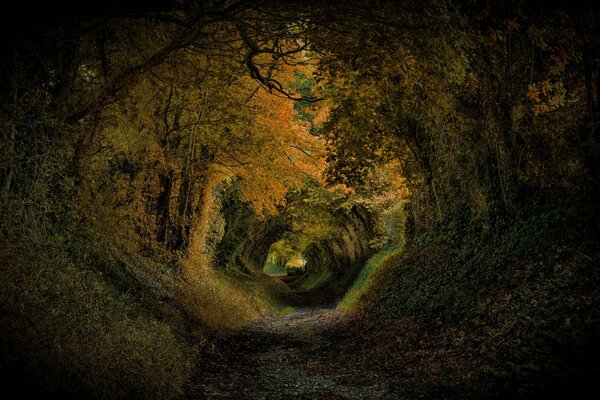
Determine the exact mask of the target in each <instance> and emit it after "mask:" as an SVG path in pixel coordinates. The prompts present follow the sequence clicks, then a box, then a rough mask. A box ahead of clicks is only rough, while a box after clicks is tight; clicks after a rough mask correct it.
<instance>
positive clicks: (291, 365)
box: [191, 292, 388, 399]
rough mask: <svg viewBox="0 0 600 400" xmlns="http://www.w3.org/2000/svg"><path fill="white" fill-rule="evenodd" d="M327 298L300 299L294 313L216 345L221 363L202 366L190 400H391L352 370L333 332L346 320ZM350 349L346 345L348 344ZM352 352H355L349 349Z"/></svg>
mask: <svg viewBox="0 0 600 400" xmlns="http://www.w3.org/2000/svg"><path fill="white" fill-rule="evenodd" d="M334 305H335V302H334V301H333V298H332V296H331V295H330V294H328V293H323V292H311V293H303V294H297V295H296V298H295V301H293V307H292V306H290V307H287V308H285V309H283V310H282V311H281V312H280V314H281V316H275V317H270V318H266V319H264V320H262V321H259V322H257V323H255V324H253V325H250V326H248V327H246V328H244V329H242V330H240V331H237V332H234V333H232V334H231V335H229V336H227V337H225V338H222V339H220V341H219V342H218V343H216V347H217V348H218V349H219V355H218V357H209V359H208V360H206V359H205V360H203V361H205V362H204V363H203V365H201V366H199V369H200V370H199V374H198V384H197V387H196V388H195V390H194V392H195V394H194V395H192V396H191V397H192V398H209V399H211V398H231V399H290V398H294V399H377V398H387V396H385V393H386V392H388V391H387V390H386V388H385V387H382V386H381V383H380V382H379V381H380V380H379V379H378V377H377V375H376V374H375V373H374V372H373V371H368V370H365V366H364V365H360V364H355V365H352V364H348V360H347V359H346V357H344V356H343V354H340V353H339V344H340V342H339V340H338V339H341V338H340V337H339V335H338V334H336V333H335V332H334V331H335V329H332V328H334V327H335V326H336V325H340V324H341V323H342V321H344V319H345V317H344V316H343V315H341V314H340V313H338V312H336V311H335V310H334ZM346 344H347V343H346ZM346 351H347V352H352V351H353V349H350V348H348V349H346Z"/></svg>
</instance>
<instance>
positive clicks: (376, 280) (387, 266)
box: [337, 246, 402, 311]
mask: <svg viewBox="0 0 600 400" xmlns="http://www.w3.org/2000/svg"><path fill="white" fill-rule="evenodd" d="M401 251H402V248H400V247H395V246H390V247H386V248H384V249H382V250H380V251H379V252H378V253H376V254H375V255H373V257H371V258H370V259H369V261H367V264H366V265H365V266H364V268H363V269H362V270H361V271H360V274H359V275H358V277H357V278H356V280H355V281H354V283H353V284H352V286H351V287H350V289H349V290H348V291H347V292H346V294H345V295H344V297H343V298H342V300H340V302H339V303H338V306H337V308H338V310H342V311H352V310H354V309H356V308H357V307H360V304H361V301H363V300H364V299H366V298H368V297H369V296H371V295H372V293H373V292H375V291H376V290H377V289H378V288H379V287H380V286H381V282H382V281H385V280H386V279H387V278H388V277H389V276H390V273H391V272H392V270H393V269H394V265H393V264H391V263H390V262H389V260H390V259H391V258H392V257H393V256H395V255H397V254H399V253H400V252H401Z"/></svg>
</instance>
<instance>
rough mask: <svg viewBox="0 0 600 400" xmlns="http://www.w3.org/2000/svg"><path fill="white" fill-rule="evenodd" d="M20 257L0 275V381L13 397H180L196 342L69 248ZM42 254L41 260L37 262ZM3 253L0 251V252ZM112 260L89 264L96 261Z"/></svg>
mask: <svg viewBox="0 0 600 400" xmlns="http://www.w3.org/2000/svg"><path fill="white" fill-rule="evenodd" d="M28 245H31V243H29V244H27V245H26V246H24V247H22V248H17V249H15V248H13V250H16V251H18V252H19V253H20V255H19V256H13V257H11V259H10V261H7V260H6V259H4V260H3V262H2V266H3V268H2V270H0V300H1V306H0V307H1V309H0V310H1V311H0V332H1V333H0V337H1V338H2V341H1V342H0V351H1V353H2V362H1V366H0V368H1V370H2V377H3V379H5V380H6V381H5V382H6V384H7V385H9V387H12V388H14V389H15V390H17V393H19V392H20V393H27V392H29V394H37V395H43V396H44V397H86V398H95V399H104V398H115V399H116V398H150V399H151V398H164V399H171V398H176V397H178V396H180V395H181V394H182V393H183V392H184V390H185V386H186V383H187V380H188V378H189V377H190V374H191V371H192V367H193V365H194V364H195V359H194V354H195V351H194V345H193V344H192V343H190V342H189V341H187V340H185V339H184V338H183V336H182V335H181V333H180V332H178V328H177V327H176V326H175V324H173V322H172V321H166V320H164V319H162V318H159V316H157V315H155V314H154V313H153V310H152V309H151V308H149V307H147V306H146V305H145V304H144V299H142V298H139V297H138V296H137V295H136V294H135V293H134V292H128V291H123V290H122V288H121V287H119V285H117V284H115V282H114V281H113V280H112V278H111V277H110V276H109V275H108V274H107V273H106V272H103V271H99V270H98V269H96V268H95V266H93V265H90V264H88V263H82V262H81V260H73V258H72V256H71V255H70V254H69V249H68V248H67V247H61V246H44V248H43V249H40V250H42V251H43V254H39V253H38V254H39V255H38V254H35V253H33V254H32V253H27V252H25V250H30V248H28ZM40 255H42V256H41V257H40ZM3 256H5V254H3ZM103 262H106V263H107V264H108V263H111V262H114V260H94V263H103Z"/></svg>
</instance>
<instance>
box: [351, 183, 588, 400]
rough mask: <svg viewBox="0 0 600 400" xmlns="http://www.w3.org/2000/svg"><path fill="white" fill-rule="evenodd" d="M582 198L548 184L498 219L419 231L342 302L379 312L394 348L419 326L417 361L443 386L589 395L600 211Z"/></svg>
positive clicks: (496, 392) (374, 315) (480, 391)
mask: <svg viewBox="0 0 600 400" xmlns="http://www.w3.org/2000/svg"><path fill="white" fill-rule="evenodd" d="M582 199H585V196H582V195H580V194H565V193H562V194H559V193H557V192H553V193H545V194H543V195H542V194H538V195H537V196H536V200H535V201H528V202H527V204H523V205H522V207H521V208H520V209H519V212H518V214H517V216H516V218H515V219H514V220H513V221H511V222H507V223H505V224H503V225H501V226H498V227H495V228H492V229H489V230H488V231H473V230H471V231H469V229H459V228H456V226H454V227H452V226H445V227H441V229H440V231H439V232H436V234H432V233H431V232H429V233H424V234H421V235H418V236H416V237H413V238H411V239H410V240H409V241H408V243H407V246H406V250H405V251H401V252H400V251H393V250H389V249H386V250H384V251H382V252H380V253H379V254H377V255H376V256H375V257H374V258H372V259H371V260H370V261H369V263H368V264H367V268H366V269H365V272H367V273H369V274H370V278H369V279H368V280H367V283H366V284H365V285H364V286H363V288H362V290H361V291H360V292H358V294H356V293H355V292H353V290H354V289H353V290H351V291H350V292H349V295H348V296H347V297H346V299H344V301H343V302H342V304H341V305H342V306H343V308H345V309H347V310H348V309H349V310H350V311H352V312H354V313H355V314H354V315H359V316H360V315H364V316H367V318H368V319H369V320H371V321H372V320H373V319H374V320H375V321H376V322H371V323H372V324H373V323H374V324H375V326H379V328H378V329H376V330H375V332H374V333H372V340H378V339H377V338H379V340H382V339H383V338H384V337H386V338H387V339H386V340H385V341H384V342H383V343H382V344H381V347H383V348H388V351H393V352H396V353H397V352H405V353H409V352H410V350H411V349H410V346H414V345H415V344H416V343H417V342H415V340H417V339H416V338H415V335H420V336H421V339H420V340H418V343H419V345H418V346H419V348H420V349H421V350H419V351H420V353H419V354H420V356H419V358H420V362H419V363H418V364H417V367H416V369H420V371H421V377H422V379H425V380H427V381H428V382H429V383H430V384H431V385H433V386H434V387H437V389H436V390H437V393H438V395H442V394H444V395H446V396H449V397H460V398H471V397H472V398H496V397H500V398H538V397H540V398H548V397H550V398H555V397H556V398H579V397H578V396H582V395H584V394H585V393H587V391H590V390H595V389H596V386H595V385H596V383H597V382H598V381H599V380H598V378H599V371H598V368H597V365H596V360H597V359H598V356H599V349H598V345H597V343H598V335H599V332H600V313H599V310H598V307H597V304H598V301H599V300H600V291H599V289H598V287H599V283H600V270H599V269H598V267H599V266H598V256H599V255H600V254H599V250H600V249H599V248H598V243H597V235H598V221H597V214H595V213H596V211H595V210H596V207H595V205H594V204H591V203H589V202H588V201H586V200H582ZM373 268H376V269H375V271H373V272H371V271H370V269H373ZM357 282H360V280H359V281H357ZM382 332H387V333H382ZM394 332H395V333H394ZM386 335H387V336H386ZM390 335H391V336H392V337H391V338H390V337H388V336H390ZM379 336H381V337H379ZM394 337H395V339H396V340H395V341H396V343H397V344H402V343H404V346H405V347H402V346H401V347H400V348H397V347H395V346H396V343H393V342H389V340H390V339H393V338H394ZM407 337H408V338H410V337H412V340H409V342H406V338H407ZM379 343H381V342H379ZM390 346H391V348H390ZM380 351H383V352H385V351H386V350H381V349H380ZM398 357H401V356H400V355H399V356H398ZM426 370H427V371H426ZM573 396H575V397H573Z"/></svg>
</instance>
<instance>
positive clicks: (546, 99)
mask: <svg viewBox="0 0 600 400" xmlns="http://www.w3.org/2000/svg"><path fill="white" fill-rule="evenodd" d="M566 96H567V91H566V89H565V87H564V85H563V83H562V82H551V81H550V80H548V79H546V80H544V81H542V82H540V83H537V84H536V83H534V84H532V85H529V88H528V91H527V99H529V101H530V102H531V103H532V105H531V112H532V113H533V115H536V116H537V115H541V114H545V113H549V112H552V111H555V110H557V109H559V108H560V107H562V106H564V105H565V104H566V103H567V99H566Z"/></svg>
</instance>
